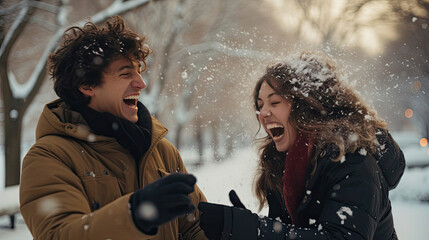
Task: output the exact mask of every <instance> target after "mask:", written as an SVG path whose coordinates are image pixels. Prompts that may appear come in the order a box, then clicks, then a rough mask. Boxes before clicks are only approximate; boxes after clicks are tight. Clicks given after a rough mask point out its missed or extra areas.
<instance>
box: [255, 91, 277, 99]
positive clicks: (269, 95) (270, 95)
mask: <svg viewBox="0 0 429 240" xmlns="http://www.w3.org/2000/svg"><path fill="white" fill-rule="evenodd" d="M274 95H279V96H280V94H278V93H276V92H273V93H270V94H268V96H267V98H270V97H272V96H274ZM257 100H261V101H262V99H261V98H260V97H258V99H257Z"/></svg>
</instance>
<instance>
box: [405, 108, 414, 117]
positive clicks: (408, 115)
mask: <svg viewBox="0 0 429 240" xmlns="http://www.w3.org/2000/svg"><path fill="white" fill-rule="evenodd" d="M405 117H406V118H412V117H413V110H412V109H411V108H408V109H407V110H405Z"/></svg>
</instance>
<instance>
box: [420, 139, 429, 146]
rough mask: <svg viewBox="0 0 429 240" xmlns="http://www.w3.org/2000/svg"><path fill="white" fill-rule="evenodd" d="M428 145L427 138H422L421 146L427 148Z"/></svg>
mask: <svg viewBox="0 0 429 240" xmlns="http://www.w3.org/2000/svg"><path fill="white" fill-rule="evenodd" d="M427 145H428V140H427V138H422V139H420V146H422V147H426V146H427Z"/></svg>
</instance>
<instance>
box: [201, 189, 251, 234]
mask: <svg viewBox="0 0 429 240" xmlns="http://www.w3.org/2000/svg"><path fill="white" fill-rule="evenodd" d="M229 199H230V201H231V203H232V204H233V205H234V207H229V206H225V205H220V204H213V203H206V202H201V203H200V204H198V209H199V210H200V211H201V212H202V214H201V216H200V227H201V228H202V229H203V230H204V233H205V234H206V236H207V237H208V238H209V239H210V240H213V239H214V240H218V239H221V240H224V239H229V240H242V239H246V240H255V239H256V238H257V226H258V216H257V215H256V214H254V213H252V212H251V211H249V210H247V209H246V208H245V207H244V205H243V203H241V201H240V199H239V198H238V196H237V194H236V193H235V191H234V190H231V191H230V192H229Z"/></svg>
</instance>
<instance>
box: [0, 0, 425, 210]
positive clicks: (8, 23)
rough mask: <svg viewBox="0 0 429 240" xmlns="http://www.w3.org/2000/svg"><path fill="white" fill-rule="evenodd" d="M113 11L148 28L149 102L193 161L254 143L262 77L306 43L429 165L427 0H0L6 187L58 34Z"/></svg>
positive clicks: (42, 93)
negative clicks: (256, 94)
mask: <svg viewBox="0 0 429 240" xmlns="http://www.w3.org/2000/svg"><path fill="white" fill-rule="evenodd" d="M112 15H120V16H121V17H123V18H124V19H125V21H126V23H127V24H128V26H129V27H130V28H131V29H132V30H134V31H136V32H138V33H140V34H142V35H144V36H146V39H147V44H148V45H149V46H150V47H151V48H152V50H153V53H152V54H151V55H150V57H149V60H148V70H147V71H146V72H145V73H144V74H143V78H144V80H145V81H146V82H147V84H148V86H147V88H146V89H145V90H144V91H143V94H142V96H141V99H140V101H142V102H143V103H144V104H145V105H146V106H147V107H148V108H149V110H150V112H151V113H152V114H153V115H155V116H156V117H157V118H158V119H160V121H161V122H162V123H163V124H164V125H165V126H166V127H167V128H168V129H169V133H168V135H167V138H168V139H169V140H170V141H171V142H173V144H175V145H176V146H177V147H178V148H179V150H180V151H181V153H182V155H183V158H184V161H185V163H186V164H187V166H189V168H190V169H197V168H198V167H202V166H204V165H207V164H212V163H213V162H215V163H222V162H225V161H228V159H230V158H231V156H233V155H234V154H235V153H237V152H238V151H240V150H242V149H247V148H249V147H251V146H253V145H252V142H253V140H254V138H255V135H256V133H257V129H258V125H257V121H256V118H255V112H254V110H253V109H252V107H253V106H252V100H251V95H252V90H253V87H254V83H255V82H256V80H257V78H258V77H259V76H261V75H262V73H263V71H264V69H265V67H266V66H267V65H269V64H271V63H273V62H274V61H276V60H279V59H282V58H284V57H285V56H287V55H289V54H292V53H297V52H300V51H321V52H323V53H324V54H326V55H328V56H329V57H331V58H332V59H333V60H334V61H335V62H336V63H337V65H338V67H339V68H340V70H341V72H342V73H343V78H344V81H346V82H348V83H349V84H350V85H351V86H352V87H353V88H355V89H356V90H357V91H358V92H359V94H360V95H361V96H362V97H363V99H365V101H367V103H368V104H370V105H372V106H373V107H374V108H375V110H377V112H378V114H379V115H380V116H381V117H382V118H384V119H385V120H386V121H387V122H388V125H389V129H390V131H391V132H392V133H393V135H394V137H395V138H396V140H397V141H398V143H399V144H400V146H401V147H402V149H403V151H404V153H405V155H406V158H407V161H408V168H418V169H425V168H426V169H427V166H429V150H428V146H427V139H428V135H429V93H428V91H429V0H390V1H386V0H349V1H345V0H198V1H195V0H156V1H155V0H152V1H150V0H129V1H125V0H92V1H86V0H42V1H36V0H33V1H29V0H22V1H18V0H1V1H0V41H1V42H2V45H1V49H0V81H1V86H0V90H1V91H0V95H1V98H0V123H1V124H0V136H1V138H0V154H1V157H0V176H1V179H0V189H2V188H4V187H6V186H13V185H16V184H19V169H20V161H21V160H22V157H23V156H24V155H25V153H26V151H27V150H28V148H29V147H30V146H31V145H32V144H33V143H34V141H35V139H34V131H35V127H36V125H37V121H38V118H39V116H40V113H41V112H42V109H43V106H44V104H46V103H48V102H49V101H51V100H54V99H56V96H55V93H54V92H53V90H52V87H53V83H52V81H51V80H50V79H49V76H48V75H47V73H46V71H45V65H46V59H47V56H48V55H49V53H50V52H52V51H53V50H54V49H55V48H56V47H57V46H58V43H59V41H60V36H61V34H62V33H63V32H64V30H65V29H66V28H67V27H69V26H71V25H81V24H82V21H85V20H93V21H95V22H98V23H101V22H103V21H104V20H106V19H107V18H108V17H109V16H112ZM422 176H423V175H422ZM416 181H418V180H416ZM420 183H421V181H420ZM421 198H422V199H420V200H421V201H423V202H427V201H429V195H428V196H426V197H425V196H423V197H421Z"/></svg>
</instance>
